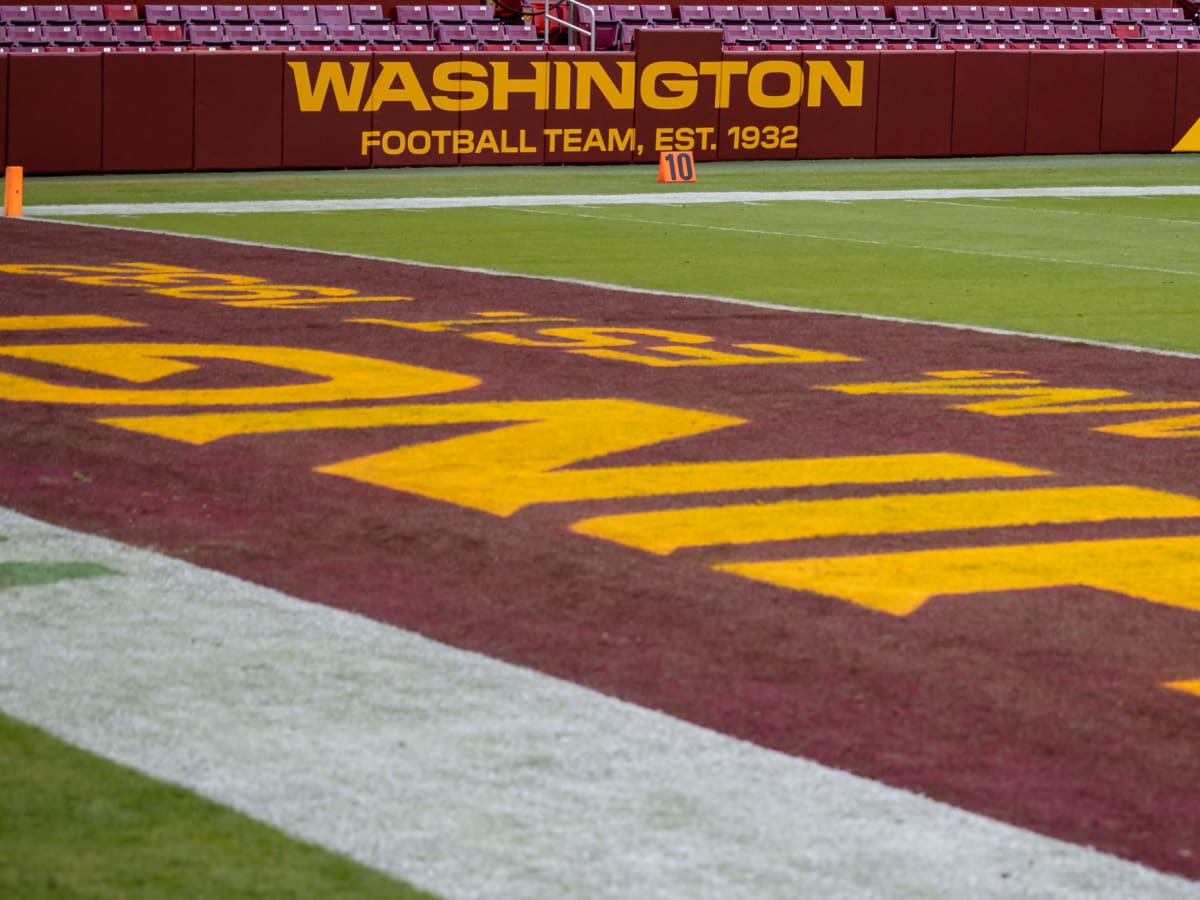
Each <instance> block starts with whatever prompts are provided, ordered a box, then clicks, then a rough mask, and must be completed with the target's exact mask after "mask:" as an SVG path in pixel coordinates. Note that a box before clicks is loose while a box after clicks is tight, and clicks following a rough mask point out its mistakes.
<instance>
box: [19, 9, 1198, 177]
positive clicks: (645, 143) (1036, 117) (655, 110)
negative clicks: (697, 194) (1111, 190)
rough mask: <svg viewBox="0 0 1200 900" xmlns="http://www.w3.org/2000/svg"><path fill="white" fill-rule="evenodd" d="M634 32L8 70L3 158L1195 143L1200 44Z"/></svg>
mask: <svg viewBox="0 0 1200 900" xmlns="http://www.w3.org/2000/svg"><path fill="white" fill-rule="evenodd" d="M641 35H644V36H645V38H644V39H643V40H640V41H639V42H638V43H637V45H636V51H635V52H628V53H621V52H618V53H613V52H608V53H566V52H561V51H555V52H548V53H543V52H536V53H528V52H522V53H511V52H498V53H478V52H472V53H447V52H436V53H411V52H410V53H394V52H393V53H364V52H352V53H344V52H332V53H330V52H314V53H306V52H292V53H277V52H265V53H251V52H229V51H224V52H202V51H200V52H197V51H191V52H185V53H132V54H126V53H73V54H50V53H46V54H10V55H6V56H0V157H2V158H0V164H4V165H20V166H23V167H24V169H25V171H26V172H27V173H30V174H82V173H99V172H167V171H172V172H174V171H218V170H263V169H279V168H283V169H306V168H321V169H327V168H367V167H393V166H452V165H493V164H494V165H505V164H521V165H530V164H564V163H568V164H569V163H628V162H652V161H655V160H657V159H658V156H659V154H660V152H663V151H669V150H688V151H692V152H693V153H694V156H695V159H696V160H697V161H705V160H717V159H720V160H729V159H819V158H850V157H861V158H869V157H936V156H959V155H972V156H984V155H1012V154H1046V153H1138V152H1146V153H1156V152H1167V151H1171V150H1172V149H1198V148H1197V147H1196V146H1194V145H1196V144H1197V143H1200V142H1198V141H1197V140H1196V135H1198V134H1200V126H1198V122H1200V52H1197V51H1195V50H1164V49H1155V50H1131V49H1121V50H1102V51H1097V50H1092V51H1089V52H1079V51H1075V50H1042V49H1038V50H1032V51H1025V50H1004V51H961V52H953V51H927V52H908V51H866V52H859V51H845V52H837V53H832V52H811V53H795V52H788V53H769V52H757V53H755V52H744V51H743V52H723V50H722V47H721V40H720V35H719V34H715V33H711V32H686V31H665V30H664V31H657V32H656V31H646V32H642V33H641ZM1189 132H1190V133H1191V136H1189ZM1185 137H1186V138H1187V139H1186V140H1185Z"/></svg>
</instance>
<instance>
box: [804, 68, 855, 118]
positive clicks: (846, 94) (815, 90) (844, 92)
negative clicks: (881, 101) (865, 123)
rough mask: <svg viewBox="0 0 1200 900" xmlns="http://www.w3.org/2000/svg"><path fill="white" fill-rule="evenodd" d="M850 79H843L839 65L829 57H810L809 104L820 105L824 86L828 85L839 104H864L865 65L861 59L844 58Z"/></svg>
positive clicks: (807, 102)
mask: <svg viewBox="0 0 1200 900" xmlns="http://www.w3.org/2000/svg"><path fill="white" fill-rule="evenodd" d="M842 64H843V65H845V66H846V68H847V69H849V71H850V80H849V81H848V82H847V81H843V80H842V76H841V75H840V74H838V70H837V65H836V64H835V63H834V62H833V61H832V60H828V59H814V58H813V57H811V56H810V57H808V100H807V101H806V104H807V105H808V106H820V105H821V94H822V88H823V87H828V88H829V90H830V91H831V92H832V93H833V96H834V99H835V100H837V102H838V105H839V106H862V105H863V67H864V63H863V61H862V60H861V59H847V60H844V61H843V63H842Z"/></svg>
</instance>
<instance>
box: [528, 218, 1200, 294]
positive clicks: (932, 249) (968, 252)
mask: <svg viewBox="0 0 1200 900" xmlns="http://www.w3.org/2000/svg"><path fill="white" fill-rule="evenodd" d="M527 212H529V213H531V214H540V215H559V216H570V217H571V218H576V219H599V220H602V221H606V222H627V223H629V224H631V225H655V226H663V227H668V228H693V229H697V230H700V231H719V232H726V233H733V234H756V235H761V236H763V237H782V238H795V239H797V240H807V241H827V242H830V243H839V244H869V245H872V246H877V247H894V248H896V249H899V250H917V251H921V252H925V253H950V254H955V255H957V256H982V257H987V258H991V259H1011V260H1020V261H1022V262H1037V263H1049V264H1052V265H1068V266H1088V267H1095V268H1101V269H1129V270H1133V271H1136V272H1155V273H1157V274H1160V275H1184V276H1190V277H1193V278H1200V271H1194V270H1191V269H1167V268H1163V267H1162V266H1144V265H1134V264H1132V263H1116V262H1109V261H1107V260H1096V259H1068V258H1066V257H1061V256H1041V255H1038V254H1034V253H997V252H995V251H992V250H977V249H974V248H963V247H944V246H939V245H936V244H907V243H903V242H901V241H879V240H872V239H870V238H856V237H847V236H845V235H838V234H821V233H818V232H811V231H778V230H774V229H765V228H745V227H742V226H737V225H705V224H703V223H700V222H679V221H667V220H664V219H647V218H642V217H637V216H614V215H597V214H582V213H566V212H552V211H547V210H544V209H529V210H527Z"/></svg>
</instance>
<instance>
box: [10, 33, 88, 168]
mask: <svg viewBox="0 0 1200 900" xmlns="http://www.w3.org/2000/svg"><path fill="white" fill-rule="evenodd" d="M101 57H102V54H99V53H72V54H66V53H63V54H51V53H44V54H32V53H31V54H18V53H14V54H11V55H10V56H9V57H8V165H10V166H23V167H24V169H25V174H27V175H30V174H32V175H42V174H74V173H80V172H99V171H100V170H101V168H102V166H101V144H100V129H101V123H100V101H101V94H100V81H101V78H100V75H101V71H100V64H101Z"/></svg>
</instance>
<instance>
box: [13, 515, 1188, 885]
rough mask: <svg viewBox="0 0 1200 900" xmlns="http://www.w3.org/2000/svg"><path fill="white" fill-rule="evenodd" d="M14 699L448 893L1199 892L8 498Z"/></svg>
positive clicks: (51, 724)
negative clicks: (42, 564) (64, 564)
mask: <svg viewBox="0 0 1200 900" xmlns="http://www.w3.org/2000/svg"><path fill="white" fill-rule="evenodd" d="M0 535H4V536H5V537H7V538H8V540H7V541H5V542H3V543H0V561H4V560H7V561H25V562H35V561H86V562H91V563H98V564H101V565H103V566H106V567H108V568H110V569H115V570H117V571H118V572H120V573H122V574H120V575H114V576H103V577H99V578H93V579H90V580H80V581H75V582H60V583H58V584H53V585H43V586H36V587H32V586H30V587H19V588H10V589H7V590H0V709H3V710H5V711H6V712H7V713H9V714H11V715H13V716H15V717H17V718H19V719H23V720H25V721H28V722H31V723H33V724H35V725H38V726H40V727H42V728H44V729H46V730H48V731H50V732H52V733H54V734H56V735H58V736H60V737H62V738H64V739H66V740H68V741H70V742H71V743H73V744H76V745H78V746H80V747H83V748H85V749H87V750H90V751H92V752H94V753H97V754H100V755H102V756H105V757H108V758H111V759H114V760H116V761H117V762H120V763H122V764H125V765H127V766H132V767H134V768H136V769H139V770H141V771H143V772H146V773H148V774H150V775H152V776H154V777H156V778H159V779H162V780H165V781H169V782H174V783H177V784H180V785H183V786H185V787H188V788H190V789H192V790H194V791H196V792H198V793H200V794H202V795H204V796H207V797H210V798H212V799H214V800H217V801H219V802H221V803H224V804H227V805H228V806H230V807H233V808H235V809H238V810H241V811H242V812H244V813H247V814H249V815H251V816H253V817H255V818H257V819H260V820H262V821H264V822H268V823H271V824H273V825H275V826H278V827H280V828H282V829H283V830H285V831H287V832H289V833H290V834H293V835H295V836H297V837H300V838H303V839H306V840H309V841H312V842H315V843H318V844H322V845H324V846H326V847H329V848H332V849H334V850H337V851H340V852H342V853H344V854H346V855H348V856H350V857H352V858H354V859H356V860H358V861H360V862H362V863H364V864H366V865H368V866H372V867H375V868H377V869H380V870H382V871H385V872H388V873H390V874H392V875H394V876H396V877H400V878H403V879H405V880H408V881H410V882H413V883H415V884H417V885H418V886H421V887H424V888H426V889H428V890H432V891H435V892H437V893H439V894H441V895H442V896H444V897H446V898H448V900H459V898H463V900H466V898H479V900H485V898H486V900H546V898H554V900H571V898H578V900H604V898H614V900H630V898H637V900H676V898H677V900H709V898H711V900H764V898H787V900H792V898H821V900H840V898H845V900H866V898H897V900H912V898H926V900H929V898H937V900H962V898H970V900H986V898H1012V900H1017V898H1021V900H1024V898H1029V897H1038V898H1057V900H1106V898H1114V900H1116V898H1121V900H1128V898H1132V897H1138V898H1142V897H1153V898H1155V900H1184V898H1191V900H1196V898H1200V883H1197V882H1193V881H1188V880H1186V879H1182V878H1178V877H1174V876H1169V875H1165V874H1162V873H1159V872H1155V871H1153V870H1150V869H1147V868H1145V867H1142V866H1139V865H1136V864H1133V863H1130V862H1127V861H1123V860H1119V859H1116V858H1114V857H1111V856H1107V855H1104V854H1101V853H1097V852H1095V851H1093V850H1089V849H1087V848H1083V847H1079V846H1075V845H1072V844H1067V843H1064V842H1061V841H1057V840H1052V839H1049V838H1046V837H1043V836H1040V835H1036V834H1033V833H1031V832H1027V831H1023V830H1021V829H1017V828H1014V827H1011V826H1008V825H1004V824H1001V823H998V822H995V821H992V820H989V819H986V818H983V817H981V816H977V815H973V814H970V813H966V812H963V811H962V810H959V809H955V808H953V807H949V806H946V805H943V804H940V803H936V802H933V801H931V800H928V799H926V798H923V797H920V796H917V795H915V794H911V793H908V792H905V791H900V790H896V789H894V788H889V787H885V786H883V785H880V784H877V783H875V782H871V781H867V780H864V779H861V778H856V777H854V776H851V775H847V774H845V773H843V772H839V771H836V770H832V769H828V768H825V767H822V766H818V765H816V764H814V763H811V762H808V761H806V760H803V759H797V758H794V757H790V756H786V755H784V754H780V753H774V752H771V751H767V750H763V749H761V748H759V747H756V746H754V745H752V744H748V743H745V742H742V741H737V740H734V739H732V738H729V737H726V736H724V735H721V734H717V733H715V732H711V731H707V730H704V729H701V728H697V727H695V726H692V725H688V724H686V723H684V722H681V721H679V720H676V719H672V718H669V717H667V716H664V715H661V714H658V713H655V712H651V711H649V710H646V709H642V708H640V707H636V706H632V705H629V704H626V703H622V702H619V701H617V700H614V699H612V698H610V697H606V696H603V695H600V694H597V693H594V692H592V691H588V690H585V689H582V688H580V687H578V686H576V685H572V684H569V683H566V682H562V681H558V680H556V679H552V678H549V677H546V676H544V675H541V674H538V673H536V672H532V671H529V670H526V669H521V668H517V667H514V666H510V665H507V664H504V663H501V662H498V661H496V660H493V659H489V658H487V657H484V656H480V655H476V654H472V653H466V652H463V651H460V650H455V649H452V648H450V647H447V646H444V645H441V644H437V643H434V642H432V641H429V640H426V639H424V638H421V637H419V636H416V635H413V634H410V633H407V632H404V631H401V630H399V629H396V628H392V627H388V626H386V625H382V624H380V623H378V622H374V621H372V620H369V619H364V618H361V617H358V616H354V615H351V614H349V613H345V612H341V611H338V610H334V609H330V608H326V607H322V606H318V605H314V604H309V603H303V602H301V601H298V600H295V599H293V598H290V597H287V596H284V595H282V594H279V593H277V592H273V591H270V590H267V589H265V588H262V587H258V586H255V585H251V584H248V583H246V582H243V581H240V580H238V579H235V578H231V577H228V576H225V575H221V574H219V573H215V572H211V571H206V570H202V569H198V568H196V567H193V566H190V565H187V564H185V563H182V562H179V561H177V560H172V559H168V558H166V557H163V556H159V555H157V554H154V553H150V552H148V551H143V550H138V549H134V548H131V547H127V546H123V545H120V544H117V543H113V542H111V541H107V540H103V539H100V538H96V537H91V536H87V535H82V534H77V533H74V532H70V531H66V530H64V529H61V528H57V527H53V526H50V525H47V524H44V523H41V522H37V521H35V520H33V519H29V518H27V517H24V516H21V515H18V514H16V513H13V512H10V511H7V510H3V509H0Z"/></svg>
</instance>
